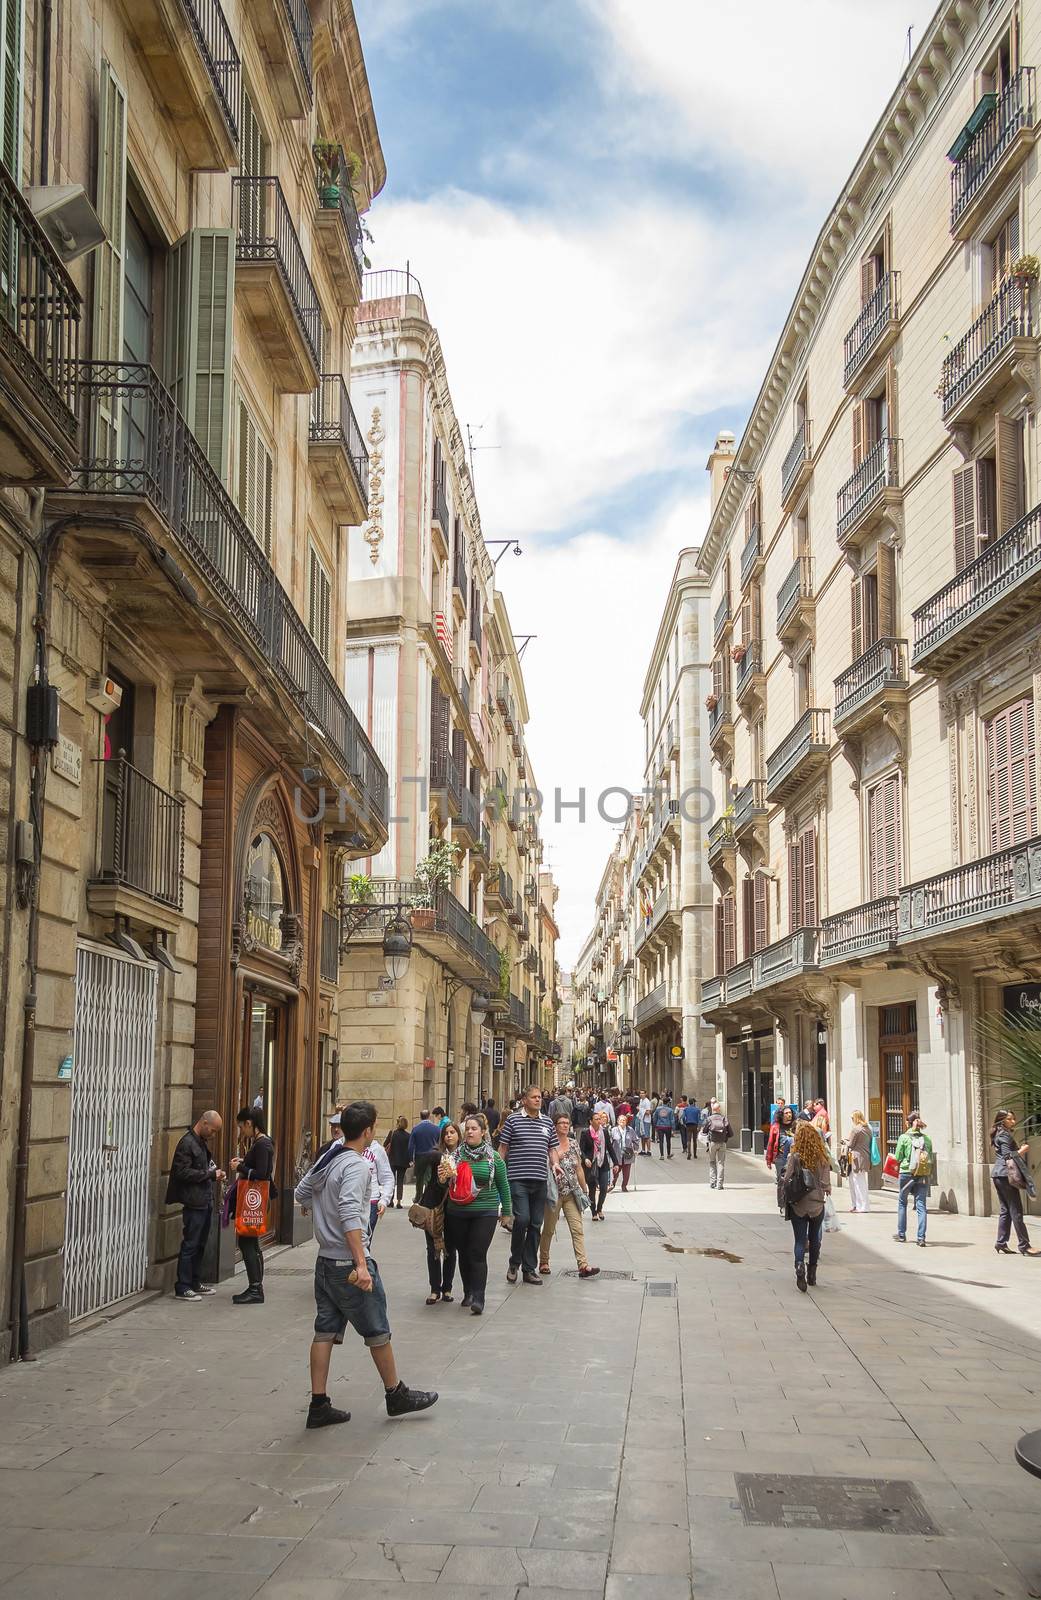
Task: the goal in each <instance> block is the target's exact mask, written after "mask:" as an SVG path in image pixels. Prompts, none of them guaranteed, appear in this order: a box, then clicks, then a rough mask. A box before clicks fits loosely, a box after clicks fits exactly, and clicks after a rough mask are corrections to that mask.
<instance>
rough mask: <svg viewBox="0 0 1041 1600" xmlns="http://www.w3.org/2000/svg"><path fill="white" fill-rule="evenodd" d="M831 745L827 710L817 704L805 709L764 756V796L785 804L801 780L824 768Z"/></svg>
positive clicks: (801, 784) (823, 770)
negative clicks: (770, 752) (788, 730)
mask: <svg viewBox="0 0 1041 1600" xmlns="http://www.w3.org/2000/svg"><path fill="white" fill-rule="evenodd" d="M830 748H831V746H830V740H829V736H828V713H827V711H825V710H821V709H820V708H818V707H813V708H811V709H810V710H809V711H804V712H803V714H802V716H801V717H800V718H799V720H798V722H797V723H796V724H795V727H794V728H793V729H792V731H791V733H789V735H788V737H787V738H786V739H784V740H783V741H782V742H781V744H779V745H778V747H777V749H776V750H775V751H774V753H773V755H771V756H768V757H767V762H766V798H767V799H768V800H769V801H771V802H772V803H773V804H774V805H786V804H787V802H788V801H789V800H790V799H791V798H792V797H793V795H795V794H797V793H798V791H799V790H800V789H801V788H802V787H803V785H804V784H807V783H809V782H810V780H811V779H812V778H816V777H819V776H820V775H821V774H822V773H825V772H827V770H828V760H829V752H830Z"/></svg>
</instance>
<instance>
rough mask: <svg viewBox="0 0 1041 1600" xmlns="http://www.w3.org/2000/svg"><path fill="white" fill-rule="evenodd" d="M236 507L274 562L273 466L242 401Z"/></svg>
mask: <svg viewBox="0 0 1041 1600" xmlns="http://www.w3.org/2000/svg"><path fill="white" fill-rule="evenodd" d="M237 432H238V457H239V459H238V470H237V473H236V477H235V503H236V505H237V506H238V508H239V511H240V512H241V513H242V516H243V519H244V521H245V523H246V526H247V527H248V528H249V531H250V533H251V534H252V535H253V537H254V539H256V541H257V543H258V544H259V546H260V548H261V549H262V550H263V552H264V554H265V555H266V556H267V558H268V560H269V561H270V559H271V532H272V512H273V501H274V477H275V474H274V462H273V461H272V459H271V453H270V451H269V450H268V448H267V446H266V445H265V443H264V441H263V439H262V438H261V436H260V433H259V431H258V429H257V425H256V423H255V422H254V421H253V418H252V417H251V416H250V413H249V408H248V407H247V405H246V403H245V401H243V400H240V401H239V414H238V429H237Z"/></svg>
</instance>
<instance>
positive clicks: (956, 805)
mask: <svg viewBox="0 0 1041 1600" xmlns="http://www.w3.org/2000/svg"><path fill="white" fill-rule="evenodd" d="M944 714H945V715H946V709H945V712H944ZM947 767H948V794H949V799H950V807H951V855H952V857H953V859H954V861H955V863H960V861H961V799H960V796H959V793H958V724H957V722H956V721H955V720H954V718H951V717H949V718H948V722H947Z"/></svg>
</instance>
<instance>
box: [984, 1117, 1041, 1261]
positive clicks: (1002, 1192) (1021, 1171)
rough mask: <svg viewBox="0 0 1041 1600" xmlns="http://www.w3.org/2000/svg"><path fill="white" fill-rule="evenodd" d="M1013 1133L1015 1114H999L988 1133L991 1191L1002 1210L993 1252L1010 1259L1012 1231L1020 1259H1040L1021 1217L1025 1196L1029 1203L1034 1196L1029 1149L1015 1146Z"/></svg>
mask: <svg viewBox="0 0 1041 1600" xmlns="http://www.w3.org/2000/svg"><path fill="white" fill-rule="evenodd" d="M1015 1132H1016V1117H1015V1113H1014V1112H1012V1111H999V1112H998V1113H997V1115H996V1116H995V1118H994V1126H993V1127H992V1128H991V1130H990V1143H991V1148H992V1149H993V1151H994V1165H993V1166H992V1167H991V1169H990V1175H991V1178H992V1179H993V1180H994V1188H995V1189H996V1190H997V1195H998V1201H999V1204H1000V1207H1001V1209H1000V1211H999V1212H998V1239H997V1243H996V1244H995V1246H994V1248H995V1250H996V1251H997V1252H998V1254H999V1255H1003V1256H1010V1255H1011V1254H1012V1251H1011V1250H1010V1249H1009V1247H1008V1242H1009V1239H1010V1238H1011V1236H1012V1229H1013V1227H1015V1230H1016V1242H1017V1244H1018V1246H1019V1253H1020V1255H1021V1256H1041V1250H1035V1249H1033V1248H1032V1246H1031V1243H1030V1234H1029V1233H1028V1231H1027V1225H1026V1220H1025V1218H1024V1216H1023V1196H1024V1194H1028V1195H1029V1196H1030V1198H1031V1200H1033V1199H1034V1198H1035V1196H1036V1195H1037V1189H1036V1188H1035V1186H1034V1179H1033V1177H1032V1176H1031V1172H1030V1168H1029V1167H1028V1165H1027V1157H1028V1156H1029V1154H1030V1146H1029V1145H1028V1144H1020V1145H1017V1144H1016V1140H1015Z"/></svg>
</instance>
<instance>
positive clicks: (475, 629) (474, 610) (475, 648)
mask: <svg viewBox="0 0 1041 1600" xmlns="http://www.w3.org/2000/svg"><path fill="white" fill-rule="evenodd" d="M481 637H482V629H481V600H480V596H479V595H478V593H477V590H476V588H475V587H474V586H473V585H471V587H470V651H471V654H472V655H473V657H474V661H475V665H477V666H479V665H480V662H481Z"/></svg>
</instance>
